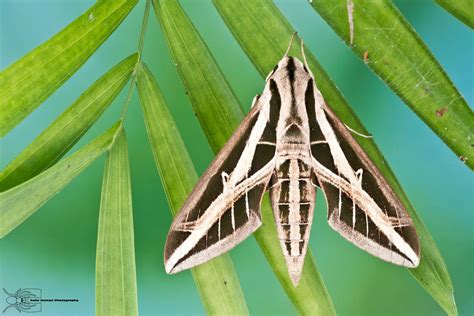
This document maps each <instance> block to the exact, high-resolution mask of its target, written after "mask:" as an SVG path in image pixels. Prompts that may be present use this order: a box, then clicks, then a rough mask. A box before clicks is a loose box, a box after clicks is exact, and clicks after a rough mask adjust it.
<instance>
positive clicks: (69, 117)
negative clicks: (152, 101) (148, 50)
mask: <svg viewBox="0 0 474 316" xmlns="http://www.w3.org/2000/svg"><path fill="white" fill-rule="evenodd" d="M136 63H137V54H133V55H131V56H130V57H127V58H126V59H124V60H123V61H122V62H120V63H119V64H117V65H116V66H115V67H113V68H112V69H111V70H109V71H108V72H107V73H106V74H105V75H103V76H102V77H101V78H99V79H98V80H97V81H96V82H95V83H94V84H93V85H92V86H90V87H89V88H88V89H87V90H86V91H84V93H83V94H82V95H81V96H80V97H79V98H78V99H77V100H76V101H75V102H74V103H73V104H72V105H71V106H69V107H68V108H67V109H66V110H65V111H64V112H63V113H62V114H61V115H60V116H59V117H58V118H57V119H56V120H55V121H54V122H53V123H51V124H50V125H49V126H48V127H47V128H46V129H45V130H44V131H43V132H42V133H41V134H40V135H39V136H38V137H37V138H36V139H35V140H34V141H33V142H32V143H31V144H29V145H28V146H27V147H26V148H25V149H24V150H23V151H22V152H21V153H20V154H19V155H18V156H17V157H16V158H15V159H14V160H13V161H12V162H11V163H10V164H9V165H8V166H7V167H6V168H5V169H4V170H2V172H1V173H0V192H3V191H6V190H8V189H10V188H12V187H14V186H16V185H18V184H20V183H22V182H24V181H26V180H28V179H30V178H32V177H34V176H36V175H37V174H38V173H40V172H42V171H43V170H45V169H47V168H49V167H50V166H52V165H53V164H55V163H56V162H57V161H58V160H59V159H61V157H62V156H64V155H65V154H66V153H67V152H68V151H69V149H71V147H72V146H74V144H75V143H77V141H79V139H81V137H82V135H84V133H85V132H87V131H88V130H89V128H90V127H91V126H92V125H93V124H94V123H95V122H96V121H97V119H98V118H99V117H100V116H101V114H102V113H103V112H104V111H105V109H107V107H108V106H109V105H110V104H111V103H112V101H113V100H114V99H115V97H116V96H117V94H118V93H119V92H120V91H121V90H122V88H123V86H124V85H125V84H126V83H127V81H128V79H129V78H130V74H131V73H132V71H133V69H134V66H135V64H136Z"/></svg>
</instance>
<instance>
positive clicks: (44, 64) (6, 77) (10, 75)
mask: <svg viewBox="0 0 474 316" xmlns="http://www.w3.org/2000/svg"><path fill="white" fill-rule="evenodd" d="M136 3H137V0H119V1H111V0H103V1H98V2H97V3H96V4H95V5H94V6H92V7H91V8H90V9H89V10H87V11H86V12H84V13H83V14H82V15H81V16H80V17H79V18H77V19H76V20H75V21H74V22H72V23H71V24H69V25H68V26H67V27H66V28H64V29H63V30H62V31H61V32H59V33H58V34H56V35H55V36H53V37H52V38H50V39H49V40H47V41H46V42H45V43H43V44H41V45H40V46H38V47H37V48H35V49H34V50H33V51H31V52H30V53H28V54H27V55H25V56H23V57H22V58H21V59H19V60H18V61H16V62H15V63H14V64H12V65H10V66H9V67H8V68H6V69H5V70H3V71H2V72H1V73H0V87H2V88H1V89H0V137H3V136H4V135H5V134H7V133H8V132H9V131H10V130H11V129H12V128H14V127H15V126H16V125H17V124H18V123H20V122H21V121H22V120H23V119H24V118H25V117H27V116H28V115H29V114H30V113H31V112H32V111H33V110H34V109H36V108H37V107H38V106H39V105H40V104H41V103H42V102H43V101H44V100H45V99H46V98H48V97H49V96H50V95H51V94H52V93H53V92H54V91H55V90H56V89H57V88H59V87H60V86H61V85H62V84H63V83H64V82H65V81H66V80H67V79H68V78H69V77H70V76H72V74H74V72H76V70H77V69H79V68H80V67H81V66H82V64H83V63H84V62H85V61H86V60H87V59H88V58H89V57H90V56H91V55H92V53H94V52H95V50H96V49H97V48H98V47H99V46H100V45H101V44H102V43H103V42H104V41H105V40H106V39H107V38H108V37H109V35H110V34H112V32H113V31H114V30H115V29H116V28H117V26H118V25H119V24H120V23H121V22H122V20H123V19H124V18H125V17H126V16H127V14H128V13H129V12H130V11H131V10H132V8H133V7H134V6H135V4H136Z"/></svg>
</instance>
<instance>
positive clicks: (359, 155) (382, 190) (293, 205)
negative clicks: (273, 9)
mask: <svg viewBox="0 0 474 316" xmlns="http://www.w3.org/2000/svg"><path fill="white" fill-rule="evenodd" d="M290 47H291V41H290V45H289V47H288V50H287V52H286V53H285V55H284V57H283V58H282V59H281V60H280V61H279V63H278V64H277V65H276V66H275V68H274V69H273V71H272V72H271V73H270V74H269V75H268V77H267V78H266V84H265V88H264V90H263V93H262V95H261V96H258V95H257V96H256V97H255V98H254V101H253V103H252V108H251V110H250V112H249V113H248V115H247V116H246V117H245V119H244V120H243V122H242V123H241V125H240V126H239V127H238V129H237V130H236V131H235V133H234V134H233V135H232V137H231V138H230V140H229V141H228V142H227V144H226V145H225V146H224V147H223V148H222V150H221V151H220V152H219V154H218V155H217V156H216V158H215V159H214V161H213V162H212V163H211V165H210V166H209V168H208V169H207V171H206V172H205V173H204V175H203V176H202V178H201V179H200V181H199V182H198V184H197V185H196V187H195V188H194V190H193V191H192V192H191V194H190V195H189V197H188V199H187V201H186V202H185V203H184V205H183V207H182V209H181V210H180V212H179V214H178V215H177V216H176V217H175V219H174V221H173V223H172V225H171V228H170V231H169V233H168V237H167V241H166V246H165V254H164V259H165V269H166V272H167V273H176V272H179V271H181V270H184V269H188V268H191V267H193V266H196V265H198V264H201V263H204V262H206V261H208V260H210V259H212V258H214V257H216V256H218V255H219V254H222V253H224V252H226V251H228V250H229V249H231V248H232V247H234V246H235V245H237V244H238V243H239V242H241V241H242V240H243V239H245V238H246V237H248V236H249V235H250V234H251V233H253V232H254V231H255V230H257V229H258V228H259V226H260V225H261V224H262V222H261V217H260V203H261V200H262V196H263V194H264V192H265V191H266V190H269V191H270V199H271V202H272V208H273V213H274V218H275V222H276V226H277V233H278V238H279V241H280V245H281V249H282V252H283V254H284V256H285V259H286V263H287V267H288V273H289V275H290V278H291V280H292V282H293V284H294V285H295V286H296V285H297V284H298V282H299V280H300V278H301V273H302V270H303V263H304V258H305V255H306V250H307V247H308V239H309V235H310V230H311V224H312V220H313V209H314V205H315V199H316V190H317V188H320V189H321V190H322V191H323V193H324V195H325V197H326V200H327V204H328V221H329V224H330V226H331V227H332V228H333V229H335V230H336V231H337V232H339V233H340V234H341V235H342V236H343V237H345V238H346V239H347V240H349V241H350V242H352V243H353V244H355V245H356V246H358V247H359V248H361V249H363V250H365V251H367V252H369V253H370V254H372V255H374V256H376V257H379V258H381V259H383V260H385V261H388V262H392V263H394V264H397V265H401V266H406V267H410V268H413V267H416V266H418V264H419V260H420V257H419V244H418V237H417V234H416V231H415V228H414V226H413V224H412V220H411V219H410V217H409V215H408V213H407V211H406V210H405V208H404V206H403V204H402V203H401V202H400V200H399V199H398V198H397V196H396V195H395V193H394V192H393V190H392V189H391V188H390V186H389V185H388V183H387V181H386V180H385V179H384V177H383V176H382V174H381V173H380V171H379V170H378V169H377V167H376V166H375V165H374V164H373V163H372V161H371V160H370V159H369V157H368V156H367V154H366V153H365V152H364V151H363V150H362V148H361V147H360V145H359V144H358V143H357V142H356V140H355V139H354V138H353V136H352V135H351V132H350V131H349V130H348V128H347V127H346V126H345V125H344V123H342V122H341V121H340V119H339V118H338V117H337V116H336V115H335V113H334V112H333V111H332V110H331V108H330V107H329V106H328V105H327V104H326V103H325V101H324V98H323V96H322V95H321V93H320V91H319V90H318V88H317V86H316V83H315V80H314V76H313V74H312V72H311V70H310V69H309V66H308V63H307V61H306V58H305V56H304V50H303V42H301V51H302V54H303V60H304V63H302V62H301V61H300V60H298V59H297V58H295V57H290V56H288V51H289V49H290Z"/></svg>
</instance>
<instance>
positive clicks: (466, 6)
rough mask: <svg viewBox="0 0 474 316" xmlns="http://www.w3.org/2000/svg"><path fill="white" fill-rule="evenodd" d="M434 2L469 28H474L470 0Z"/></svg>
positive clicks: (473, 16) (473, 14)
mask: <svg viewBox="0 0 474 316" xmlns="http://www.w3.org/2000/svg"><path fill="white" fill-rule="evenodd" d="M436 2H437V3H438V4H439V5H440V6H442V7H443V8H444V9H445V10H446V11H448V12H449V13H451V14H452V15H454V16H455V17H456V18H458V19H459V20H460V21H462V22H463V23H464V24H466V25H467V26H469V27H470V28H471V29H472V28H474V4H473V2H472V1H471V0H436Z"/></svg>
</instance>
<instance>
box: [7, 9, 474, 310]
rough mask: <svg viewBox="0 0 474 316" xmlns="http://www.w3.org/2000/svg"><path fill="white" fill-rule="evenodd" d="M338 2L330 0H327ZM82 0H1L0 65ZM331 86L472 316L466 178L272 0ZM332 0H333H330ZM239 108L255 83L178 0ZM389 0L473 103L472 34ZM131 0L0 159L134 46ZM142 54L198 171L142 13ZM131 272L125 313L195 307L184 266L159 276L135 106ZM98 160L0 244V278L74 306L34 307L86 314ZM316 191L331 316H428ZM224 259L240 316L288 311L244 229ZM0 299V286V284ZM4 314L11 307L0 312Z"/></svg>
mask: <svg viewBox="0 0 474 316" xmlns="http://www.w3.org/2000/svg"><path fill="white" fill-rule="evenodd" d="M341 1H343V0H341ZM93 2H94V1H79V0H76V1H74V0H68V1H60V0H43V1H34V0H30V1H27V0H26V1H25V0H2V1H1V2H0V14H1V22H0V23H1V31H0V40H1V46H0V49H1V51H0V53H1V54H0V58H1V62H0V68H1V69H4V68H5V67H7V66H8V65H9V64H11V63H12V62H14V61H15V60H17V59H18V58H20V57H21V56H23V55H24V54H26V53H27V52H29V51H30V50H31V49H33V48H34V47H36V46H37V45H39V44H41V43H42V42H44V41H45V40H47V39H48V38H49V37H51V36H52V35H54V34H55V33H57V32H58V31H59V30H61V29H62V28H63V27H65V26H66V25H67V24H68V23H69V22H71V21H72V20H73V19H74V18H76V17H77V16H78V15H80V14H81V13H83V12H84V11H85V10H86V9H87V8H88V7H90V6H91V5H92V4H93ZM275 2H276V4H277V6H278V7H279V8H280V9H281V11H282V12H283V14H284V15H285V16H286V17H287V19H288V20H289V21H290V23H291V24H292V25H293V27H294V28H295V29H296V30H298V32H299V34H300V35H301V36H302V37H303V38H304V39H305V42H306V45H307V46H308V47H309V48H310V49H311V50H312V52H314V54H315V55H316V57H317V58H318V59H319V61H320V63H321V64H322V65H323V67H324V68H325V69H326V71H327V72H328V73H329V75H330V76H331V77H332V78H333V80H334V81H335V83H336V84H337V85H338V86H339V88H340V89H341V91H342V92H343V94H344V95H345V96H346V98H347V99H348V101H349V103H350V104H351V105H352V107H353V108H354V110H355V112H356V113H357V114H358V116H359V117H360V119H361V120H362V122H363V123H364V124H365V126H366V127H367V128H368V130H369V131H370V133H372V134H373V135H374V138H375V141H376V142H377V144H378V145H379V147H380V148H381V150H382V152H383V153H384V155H385V157H386V158H387V160H388V161H389V163H390V165H391V166H392V168H393V170H394V172H395V174H396V175H397V177H398V179H399V180H400V182H401V184H402V186H403V188H404V189H405V191H406V192H407V194H408V196H409V198H410V200H411V202H412V203H413V205H414V206H415V208H416V210H417V212H418V213H419V214H420V216H421V217H422V218H423V220H424V222H425V224H426V225H427V226H428V228H429V230H430V231H431V233H432V236H433V238H434V239H435V240H436V242H437V244H438V246H439V248H440V250H441V253H442V254H443V256H444V259H445V261H446V264H447V266H448V269H449V272H450V274H451V277H452V280H453V284H454V289H455V298H456V301H457V304H458V309H459V312H460V314H462V315H473V314H474V264H473V263H474V260H473V259H474V258H473V256H474V233H473V228H474V220H473V216H474V215H473V214H474V197H473V196H474V178H473V176H472V173H471V171H470V170H469V169H468V168H467V167H466V166H464V165H463V164H462V163H461V162H460V161H459V159H458V158H457V157H456V156H455V155H454V154H453V153H452V152H451V151H450V150H449V149H448V148H447V147H446V146H445V145H444V144H443V143H442V142H441V141H440V140H439V139H438V138H437V137H436V136H435V134H434V133H433V132H431V130H430V129H429V128H428V127H427V126H426V125H424V124H423V122H421V121H420V120H419V119H418V117H417V116H415V114H414V113H413V112H412V111H411V110H409V108H408V107H407V106H406V105H405V104H403V102H402V101H400V99H399V98H398V97H396V96H395V95H394V93H393V92H391V90H390V89H388V88H387V87H386V86H385V85H384V84H383V83H382V82H381V81H380V80H379V79H378V78H377V77H376V76H375V75H374V74H373V73H371V72H370V71H369V70H368V68H367V67H366V66H365V65H364V63H363V62H361V61H360V60H359V59H358V58H356V57H355V55H354V54H353V53H352V51H351V50H350V49H349V48H347V47H346V45H345V44H344V43H343V42H342V41H341V40H340V39H339V38H338V37H337V36H336V35H335V33H334V32H333V31H332V30H331V29H330V28H329V27H328V26H327V25H326V24H325V22H324V21H323V20H322V19H321V18H320V17H319V16H318V15H317V13H315V11H314V10H313V9H312V8H311V7H310V6H309V4H308V3H307V2H306V1H304V0H298V1H297V0H291V1H290V0H286V1H285V0H278V1H275ZM344 2H345V1H344ZM181 3H182V5H183V7H184V9H185V10H186V12H187V13H188V15H189V17H190V18H191V20H192V21H193V22H194V23H195V26H196V27H197V29H198V30H199V32H200V33H201V35H202V37H203V38H204V40H205V41H206V43H207V44H208V46H209V48H210V50H211V51H212V53H213V54H214V56H215V58H216V60H217V61H218V63H219V65H220V66H221V67H222V69H223V71H224V73H225V74H226V76H227V79H228V80H229V82H230V84H231V86H232V87H233V89H234V91H235V92H236V94H237V96H238V98H239V100H240V101H241V103H242V104H243V106H244V108H245V109H248V108H249V105H250V102H251V100H252V98H253V96H254V95H255V94H257V93H259V92H260V91H261V90H262V88H263V85H264V82H263V80H262V78H261V77H260V76H259V75H258V73H257V71H256V70H255V69H254V67H253V65H252V64H251V63H250V61H249V60H248V59H247V57H246V55H245V54H244V53H243V52H242V50H241V49H240V47H239V46H238V44H237V42H236V41H235V40H234V39H233V37H232V35H231V33H230V32H229V30H228V29H227V28H226V26H225V25H224V23H223V21H222V20H221V18H220V16H219V15H218V13H217V12H216V10H215V9H214V7H213V5H212V2H211V1H210V0H198V1H197V0H182V1H181ZM395 3H396V5H397V6H398V8H399V9H400V10H401V11H402V13H403V14H404V15H405V17H406V18H407V19H408V20H409V21H410V23H411V24H412V25H413V26H414V27H415V29H416V30H417V31H418V32H419V34H420V35H421V37H422V38H423V39H424V41H425V42H426V43H427V45H428V46H429V47H430V49H431V50H432V52H433V54H434V55H435V56H436V57H437V58H438V60H439V61H440V63H441V64H442V65H443V67H444V68H445V70H446V72H447V73H448V74H449V76H450V78H451V79H452V80H453V82H454V83H455V85H456V86H457V87H458V89H459V90H460V92H461V93H462V94H463V95H464V96H465V98H466V99H467V101H468V102H469V103H470V104H472V100H473V61H472V60H473V33H472V31H470V30H469V29H468V27H466V26H465V25H463V24H462V23H461V22H459V21H457V20H456V19H455V18H454V17H452V16H451V15H450V14H448V13H447V12H445V11H444V10H443V9H441V8H440V7H439V6H437V5H436V4H435V3H434V1H431V0H416V1H414V0H399V1H395ZM144 4H145V3H144V1H140V3H139V4H138V5H137V6H136V7H135V9H134V10H133V11H132V13H131V14H130V15H129V16H128V17H127V19H126V20H125V21H124V22H123V23H122V25H121V26H120V27H119V28H118V29H117V30H116V32H115V33H113V35H112V36H111V37H110V38H109V39H108V40H107V41H106V42H105V43H104V44H103V45H102V46H101V47H100V48H99V50H98V51H97V52H96V53H95V54H94V55H93V56H92V57H91V58H90V59H89V60H88V61H87V62H86V64H85V65H84V66H83V67H82V68H81V69H80V70H79V71H78V72H77V73H76V74H75V75H74V76H73V77H72V78H71V79H70V80H69V81H67V82H66V84H64V85H63V86H62V87H61V88H60V89H59V90H58V91H57V92H56V93H54V94H53V95H52V96H51V97H50V98H49V99H48V100H47V101H46V102H44V104H42V106H41V107H39V108H38V109H37V110H36V111H35V112H34V113H32V114H31V115H30V116H29V117H28V118H27V119H25V120H24V121H23V122H22V123H21V124H20V125H19V126H18V127H17V128H15V129H14V130H13V131H12V132H11V133H10V134H9V135H7V136H6V137H5V138H4V139H3V140H2V141H1V162H0V167H1V168H3V167H5V166H6V165H7V163H8V162H9V161H10V160H11V159H13V158H14V157H15V156H16V155H17V154H18V153H19V152H20V151H21V150H22V149H23V148H24V147H25V146H26V145H27V144H28V143H30V142H31V141H32V140H33V139H34V138H35V137H36V136H37V135H38V134H39V133H40V132H41V131H42V130H43V129H44V128H45V127H46V126H48V124H49V123H50V122H51V121H52V120H53V119H54V118H55V117H56V116H57V115H58V114H59V113H61V112H62V111H63V110H64V109H65V108H66V107H67V106H68V105H70V104H71V103H72V102H73V101H74V100H75V99H76V98H77V97H78V96H79V95H80V94H81V92H82V91H83V90H85V89H86V88H87V87H88V86H89V85H90V84H92V83H93V82H94V81H95V80H96V79H97V78H99V77H100V76H101V75H102V74H104V73H105V72H106V71H107V70H108V69H109V68H111V67H112V66H113V65H115V64H116V63H117V62H119V61H120V60H121V59H123V58H124V57H126V56H128V55H129V54H131V53H133V52H134V51H135V50H136V47H137V42H138V34H139V29H140V24H141V20H142V15H143V9H144ZM143 58H144V60H145V62H146V63H147V64H148V65H149V66H150V68H151V69H152V71H153V73H154V74H155V76H156V78H157V81H158V83H159V85H160V87H161V89H162V92H163V94H164V96H165V98H166V100H167V101H168V105H169V107H170V109H171V111H172V114H173V116H174V118H175V119H176V121H177V124H178V127H179V128H180V131H181V134H182V137H183V138H184V140H185V143H186V145H187V148H188V150H189V152H190V154H191V156H192V158H193V161H194V163H195V167H196V169H197V170H198V172H199V173H202V172H203V171H204V170H205V168H206V167H207V165H208V164H209V162H210V161H211V159H212V157H213V155H212V153H211V150H210V148H209V146H208V144H207V142H206V139H205V136H204V134H203V133H202V131H200V128H199V124H198V122H197V120H196V118H195V116H194V115H193V113H192V110H191V106H190V104H189V101H188V100H187V98H186V95H185V93H184V89H183V85H182V83H181V82H180V80H179V77H178V75H177V72H176V68H175V66H174V65H173V63H172V62H171V59H170V55H169V52H168V50H167V47H166V45H165V42H164V39H163V34H162V32H161V30H160V28H159V25H158V23H157V21H156V18H155V16H154V14H153V12H151V16H150V20H149V25H148V32H147V35H146V42H145V51H144V57H143ZM125 93H126V91H125V92H122V94H121V95H119V96H118V97H117V99H116V100H115V102H114V104H113V105H112V107H111V108H110V109H109V110H108V111H107V112H106V113H105V114H104V115H103V117H102V118H101V119H100V120H99V122H98V123H97V124H96V125H95V126H94V127H93V128H92V129H91V130H90V131H89V132H88V133H87V134H86V136H85V137H84V138H83V139H82V140H81V141H80V142H79V143H78V145H77V146H76V147H75V148H76V149H77V148H78V147H80V146H82V145H84V144H85V143H86V142H88V141H89V140H91V139H92V138H93V137H94V136H96V135H98V134H99V133H100V132H101V131H103V130H105V129H106V128H107V127H108V126H110V125H111V123H112V122H114V121H115V120H116V119H117V118H118V116H119V113H120V109H121V106H122V104H123V102H124V99H125ZM126 131H127V134H128V138H129V150H130V163H131V173H132V186H133V188H132V189H133V207H134V225H135V244H136V262H137V263H136V264H137V277H138V299H139V311H140V314H142V315H152V314H165V315H168V314H169V315H171V314H181V315H183V314H191V313H192V314H203V313H204V310H203V307H202V305H201V302H200V299H199V296H198V293H197V291H196V288H195V286H194V283H193V280H192V277H191V274H190V272H189V271H186V272H183V273H179V274H177V275H173V276H169V275H166V274H165V271H164V268H163V256H162V253H163V246H164V242H165V237H166V234H167V231H168V228H169V225H170V223H171V215H170V211H169V209H168V206H167V201H166V198H165V195H164V193H163V188H162V185H161V183H160V179H159V176H158V173H157V171H156V169H155V165H154V162H153V158H152V154H151V151H150V148H149V145H148V142H147V137H146V133H145V129H144V125H143V121H142V115H141V113H140V108H139V106H138V98H137V96H136V94H135V95H134V97H133V100H132V104H131V108H130V111H129V113H128V116H127V122H126ZM103 163H104V160H103V158H102V159H101V160H100V161H98V162H96V163H95V164H94V165H92V166H91V167H90V168H89V169H87V170H86V171H85V172H84V173H82V174H81V175H80V176H79V177H78V178H77V179H76V180H74V181H73V182H72V183H71V184H70V185H69V186H68V187H66V188H65V189H64V190H63V191H62V192H61V193H59V194H58V195H57V196H56V197H54V198H53V199H52V200H50V201H49V202H48V203H47V204H46V205H44V206H43V207H42V208H41V209H40V210H38V211H37V212H36V213H35V214H34V215H33V216H31V217H30V218H29V219H28V220H27V221H26V222H25V223H23V224H22V225H21V226H19V227H18V228H17V229H16V230H14V231H13V232H12V233H11V234H9V235H8V236H7V237H6V238H4V239H3V240H2V241H1V242H0V252H1V259H0V260H1V261H0V268H1V278H0V287H4V288H5V289H7V290H8V291H10V292H12V291H16V290H17V289H18V288H25V287H33V288H41V289H43V296H44V297H62V298H64V297H66V298H77V299H79V300H80V302H79V303H62V304H61V303H50V304H47V303H45V304H44V306H43V314H45V315H59V314H68V315H90V314H93V313H94V301H95V298H94V287H95V283H94V275H95V249H96V236H97V221H98V210H99V199H100V186H101V180H102V168H103ZM325 216H326V206H325V202H324V198H323V197H322V196H318V205H317V208H316V215H315V224H314V225H313V231H312V236H311V242H310V247H311V248H312V250H313V251H314V254H315V257H316V261H317V264H318V266H319V268H320V271H321V274H322V276H323V278H324V280H325V282H326V285H327V288H328V290H329V292H330V294H331V296H332V298H333V300H334V303H335V306H336V309H337V311H338V313H339V314H341V315H441V314H443V312H442V310H441V309H440V307H438V305H437V304H436V303H435V302H434V301H433V299H432V298H431V297H430V296H429V295H428V294H427V293H426V292H425V291H424V290H423V289H422V288H421V287H420V285H419V284H418V283H417V282H416V281H415V280H414V279H413V277H412V276H411V275H410V273H408V271H406V270H405V269H403V268H400V267H396V266H393V265H391V264H387V263H385V262H382V261H380V260H378V259H376V258H374V257H372V256H370V255H368V254H366V253H365V252H363V251H361V250H359V249H357V248H356V247H354V246H352V245H351V244H349V243H348V242H346V241H345V240H344V239H342V238H341V237H340V236H339V235H338V234H337V233H336V232H334V231H332V230H331V229H330V228H329V226H328V225H327V222H326V218H325ZM230 253H231V256H232V258H233V259H234V265H235V269H236V271H237V273H238V276H239V278H240V281H241V285H242V288H243V291H244V294H245V297H246V300H247V303H248V307H249V309H250V312H251V313H252V314H254V315H287V314H295V313H296V312H295V310H294V308H293V307H292V305H291V303H290V300H289V299H288V298H287V297H286V295H285V293H284V291H283V290H282V288H281V287H280V286H279V283H278V281H277V280H276V277H275V276H274V275H273V273H272V271H271V269H270V267H269V265H268V264H267V262H266V259H265V258H264V256H263V254H262V253H261V252H260V250H259V247H258V246H257V244H256V242H255V240H254V239H253V238H248V239H247V240H245V241H244V242H243V243H242V244H240V245H239V246H238V247H236V248H235V249H233V250H232V251H231V252H230ZM0 296H1V297H2V298H1V299H0V308H2V309H3V308H4V306H6V305H5V301H4V298H5V295H3V294H0ZM7 313H8V314H16V313H17V312H16V311H15V310H13V309H10V310H9V311H7Z"/></svg>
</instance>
